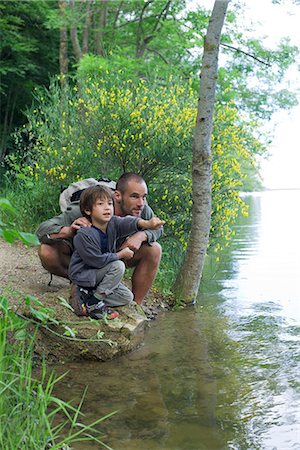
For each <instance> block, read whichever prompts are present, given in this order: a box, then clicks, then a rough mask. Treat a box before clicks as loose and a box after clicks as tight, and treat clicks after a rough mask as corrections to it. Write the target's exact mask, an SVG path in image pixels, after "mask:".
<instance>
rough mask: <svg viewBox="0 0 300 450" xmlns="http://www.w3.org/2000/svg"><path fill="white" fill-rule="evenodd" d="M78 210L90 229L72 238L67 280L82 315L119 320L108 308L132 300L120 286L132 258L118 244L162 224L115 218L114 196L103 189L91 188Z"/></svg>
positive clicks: (136, 219) (128, 252)
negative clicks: (74, 289) (73, 285)
mask: <svg viewBox="0 0 300 450" xmlns="http://www.w3.org/2000/svg"><path fill="white" fill-rule="evenodd" d="M80 210H81V213H82V215H83V216H85V217H86V218H88V220H89V221H90V223H91V225H90V226H88V227H82V228H80V229H79V230H78V231H77V234H76V236H75V237H74V241H73V242H74V253H73V255H72V257H71V262H70V266H69V278H70V280H71V281H72V282H74V283H76V285H77V286H78V289H79V297H80V300H81V307H82V309H83V313H86V315H88V316H90V317H92V318H94V319H101V318H102V317H103V315H104V314H106V315H107V317H108V318H110V319H112V318H115V317H117V316H118V313H117V312H116V311H112V310H111V309H110V308H109V307H110V306H113V307H116V306H122V305H126V304H128V303H130V302H132V301H133V300H134V298H133V294H132V292H131V291H130V290H129V289H128V288H127V287H126V286H125V285H124V284H123V283H122V279H123V275H124V271H125V264H124V262H123V261H124V260H129V259H131V258H132V257H133V255H134V252H133V251H132V250H130V248H129V247H124V248H122V249H121V250H119V251H117V248H116V245H117V240H118V239H120V238H122V237H123V238H124V237H128V236H129V235H131V234H133V233H135V232H137V231H139V230H141V229H144V230H146V229H152V230H157V229H159V228H161V227H162V226H163V224H164V221H161V220H160V219H159V218H157V217H153V218H152V219H150V220H144V219H140V218H138V217H134V216H126V217H118V216H114V207H113V195H112V193H111V191H110V190H109V189H108V188H105V187H104V186H99V185H97V186H93V187H90V188H88V189H86V190H85V191H83V193H82V194H81V197H80Z"/></svg>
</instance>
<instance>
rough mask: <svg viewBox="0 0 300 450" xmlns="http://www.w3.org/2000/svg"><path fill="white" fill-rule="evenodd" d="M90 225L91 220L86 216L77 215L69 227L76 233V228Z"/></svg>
mask: <svg viewBox="0 0 300 450" xmlns="http://www.w3.org/2000/svg"><path fill="white" fill-rule="evenodd" d="M90 226H92V224H91V222H90V221H89V220H88V219H87V218H86V217H78V219H76V220H74V222H73V223H72V224H71V227H70V228H71V229H72V231H73V232H74V234H75V233H76V231H77V230H79V228H81V227H90Z"/></svg>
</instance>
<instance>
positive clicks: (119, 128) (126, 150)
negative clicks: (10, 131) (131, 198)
mask: <svg viewBox="0 0 300 450" xmlns="http://www.w3.org/2000/svg"><path fill="white" fill-rule="evenodd" d="M99 71H100V74H101V76H99V77H98V78H97V77H95V76H93V77H90V78H86V79H83V78H81V79H80V83H79V84H78V85H77V86H75V87H74V88H73V89H71V88H70V90H69V91H68V92H65V91H64V92H62V91H61V90H60V89H59V87H58V86H57V85H56V84H55V83H53V84H52V86H51V88H50V90H49V91H47V92H44V93H43V94H41V93H37V96H38V103H37V104H38V106H36V107H35V109H33V110H32V111H31V112H30V113H29V114H28V124H27V126H26V127H25V129H24V130H23V134H24V131H26V133H27V136H28V141H29V142H30V143H31V148H30V151H29V152H28V158H27V160H26V161H25V163H24V160H23V163H22V164H21V163H20V162H18V163H16V161H15V160H14V161H13V160H12V161H11V163H12V164H13V167H14V168H16V167H19V170H15V173H16V175H17V176H18V177H19V181H20V180H21V182H22V183H27V191H28V190H30V189H29V188H30V187H31V189H32V191H34V192H35V193H36V192H39V191H40V189H39V186H43V187H45V186H46V187H47V192H48V199H51V202H52V203H53V198H54V195H55V199H56V198H58V195H59V187H60V186H61V185H68V184H70V183H71V182H74V181H76V180H78V179H82V178H86V177H95V178H98V177H99V176H106V177H107V176H109V177H111V178H113V179H116V178H118V177H119V175H121V174H122V173H123V172H125V171H135V172H138V173H140V174H141V175H142V176H144V178H145V179H146V181H147V183H148V185H149V191H150V199H149V202H150V204H151V206H152V207H153V209H154V210H155V212H156V213H157V214H158V215H159V216H160V217H161V218H164V219H165V220H166V227H165V229H166V236H172V237H174V238H175V239H177V240H178V241H179V242H180V243H181V245H182V246H183V248H184V247H185V245H186V242H187V237H188V232H189V228H190V223H191V206H192V184H191V160H192V150H191V149H192V134H193V129H194V124H195V118H196V93H195V92H194V91H193V89H192V87H191V86H192V85H191V83H190V82H185V83H183V82H182V83H181V84H180V85H179V84H178V83H172V81H171V80H170V82H169V83H168V84H167V85H166V84H165V85H153V86H149V85H147V84H146V82H144V81H143V80H139V81H136V82H133V81H132V80H130V79H127V80H122V79H121V78H118V77H116V78H115V81H116V82H115V83H114V81H113V75H112V74H110V73H109V72H108V71H107V69H105V70H102V68H100V69H99ZM215 111H216V112H215V122H214V131H213V139H212V154H213V167H212V169H213V184H212V191H213V211H212V227H211V231H212V234H211V244H213V246H214V247H216V248H217V247H218V245H220V244H219V241H220V239H221V240H223V241H224V240H225V241H226V240H228V239H229V237H230V234H231V224H232V222H233V221H234V220H235V218H236V216H237V214H238V212H239V211H240V210H242V211H243V212H244V213H245V206H244V204H243V202H242V201H241V199H240V198H239V195H238V194H239V190H240V189H241V187H242V185H243V179H244V178H245V173H244V172H245V167H249V166H251V165H252V166H253V167H255V154H257V153H258V152H259V151H261V146H260V143H259V142H258V141H256V140H255V139H254V138H253V137H252V135H251V127H250V128H249V126H246V125H245V124H241V123H240V121H239V117H238V112H237V110H236V108H235V107H234V104H227V105H225V106H224V105H221V104H219V105H216V110H215ZM18 138H19V139H20V135H19V137H18ZM23 154H24V152H22V155H23ZM14 158H16V156H14ZM252 170H253V169H252ZM30 180H31V181H30ZM32 180H33V181H34V183H33V182H32ZM30 183H31V184H30ZM41 192H42V189H41ZM43 192H45V191H43ZM35 197H36V194H35ZM49 201H50V200H49ZM55 201H56V200H55ZM46 203H47V199H46V200H45V204H44V206H45V208H44V209H45V217H49V213H48V207H46V206H47V205H46ZM49 206H50V205H49Z"/></svg>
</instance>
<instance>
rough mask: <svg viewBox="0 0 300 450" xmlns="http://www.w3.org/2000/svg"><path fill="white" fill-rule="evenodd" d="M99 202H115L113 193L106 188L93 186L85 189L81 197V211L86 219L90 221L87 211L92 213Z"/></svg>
mask: <svg viewBox="0 0 300 450" xmlns="http://www.w3.org/2000/svg"><path fill="white" fill-rule="evenodd" d="M97 200H113V192H112V191H111V190H110V189H109V188H107V187H105V186H100V185H97V186H92V187H89V188H87V189H85V190H84V191H83V192H82V194H81V196H80V204H79V205H80V211H81V214H82V215H83V216H84V217H87V218H88V219H90V216H89V215H88V214H86V212H85V211H92V210H93V206H94V205H95V203H96V201H97Z"/></svg>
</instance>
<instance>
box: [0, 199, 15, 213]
mask: <svg viewBox="0 0 300 450" xmlns="http://www.w3.org/2000/svg"><path fill="white" fill-rule="evenodd" d="M0 209H3V210H7V211H10V212H11V213H13V214H17V210H16V209H15V208H14V207H13V206H12V204H11V203H10V201H9V200H7V199H6V198H2V197H1V198H0Z"/></svg>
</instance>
